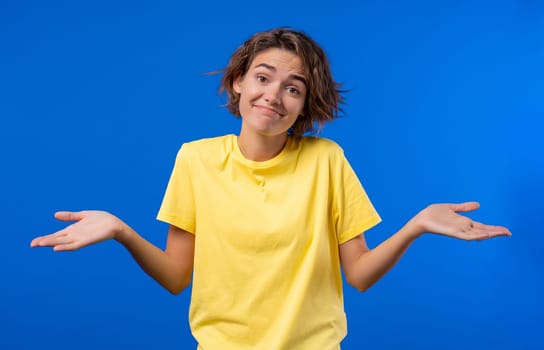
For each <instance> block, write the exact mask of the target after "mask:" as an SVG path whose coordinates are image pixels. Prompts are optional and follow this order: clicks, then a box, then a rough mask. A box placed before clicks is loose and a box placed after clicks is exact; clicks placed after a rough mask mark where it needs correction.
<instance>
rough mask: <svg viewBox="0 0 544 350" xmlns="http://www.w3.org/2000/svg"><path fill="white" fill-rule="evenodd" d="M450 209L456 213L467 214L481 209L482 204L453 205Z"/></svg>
mask: <svg viewBox="0 0 544 350" xmlns="http://www.w3.org/2000/svg"><path fill="white" fill-rule="evenodd" d="M450 208H451V209H452V210H453V211H455V212H467V211H473V210H476V209H478V208H480V203H478V202H465V203H458V204H451V205H450Z"/></svg>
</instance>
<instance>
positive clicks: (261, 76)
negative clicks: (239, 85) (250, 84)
mask: <svg viewBox="0 0 544 350" xmlns="http://www.w3.org/2000/svg"><path fill="white" fill-rule="evenodd" d="M255 79H256V80H257V81H258V82H260V83H266V80H267V79H266V77H265V76H264V75H260V74H259V75H257V76H256V77H255Z"/></svg>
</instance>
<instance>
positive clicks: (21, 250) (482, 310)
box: [0, 0, 544, 350]
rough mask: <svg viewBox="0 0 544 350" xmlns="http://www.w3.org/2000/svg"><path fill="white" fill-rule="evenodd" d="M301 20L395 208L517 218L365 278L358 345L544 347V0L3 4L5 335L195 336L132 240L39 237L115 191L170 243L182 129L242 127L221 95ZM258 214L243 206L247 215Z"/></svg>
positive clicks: (117, 207)
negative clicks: (165, 213)
mask: <svg viewBox="0 0 544 350" xmlns="http://www.w3.org/2000/svg"><path fill="white" fill-rule="evenodd" d="M283 25H288V26H292V27H294V28H298V29H303V30H305V31H306V32H307V33H308V34H310V35H311V36H312V37H314V38H315V39H316V40H317V41H318V42H319V43H320V44H321V45H322V46H323V47H324V48H325V50H326V51H327V53H328V55H329V57H330V60H331V64H332V68H333V73H334V75H335V77H336V79H337V80H339V81H341V82H343V84H344V88H345V89H347V90H349V92H348V94H347V105H346V107H345V111H346V113H345V116H344V117H343V118H342V119H340V120H338V121H336V122H334V123H333V124H330V125H327V126H326V127H325V129H324V130H323V132H322V134H321V136H324V137H328V138H332V139H334V140H335V141H337V142H338V143H339V144H340V145H341V146H342V147H343V148H344V149H345V152H346V155H347V157H348V159H349V160H350V162H351V164H352V165H353V167H354V169H355V171H356V172H357V174H358V175H359V177H360V179H361V181H362V183H363V184H364V186H365V188H366V190H367V192H368V194H369V196H370V197H371V199H372V201H373V202H374V204H375V206H376V208H377V209H378V211H379V212H380V214H381V216H382V218H383V222H382V223H381V224H380V225H379V226H377V227H376V228H374V229H372V230H371V231H369V232H367V233H366V237H367V241H368V242H369V245H370V246H375V245H377V244H378V243H379V242H381V241H383V240H384V239H386V238H387V237H388V236H389V235H391V234H392V233H394V232H395V231H396V230H398V229H399V228H400V227H401V226H402V225H403V224H404V223H405V222H406V221H407V220H408V219H409V218H410V217H411V216H412V215H414V214H416V213H417V212H418V211H419V210H420V209H422V208H423V207H425V206H426V205H428V204H430V203H434V202H457V201H465V200H478V201H480V202H481V204H482V208H481V209H480V210H479V211H477V212H475V213H472V214H470V216H471V217H473V218H475V219H477V220H480V221H483V222H486V223H491V224H500V225H505V226H508V227H509V228H510V229H511V230H512V232H513V236H512V237H511V238H498V239H493V240H490V241H485V242H464V241H459V240H454V239H449V238H445V237H439V236H430V235H426V236H423V237H422V238H421V239H419V240H418V241H416V242H415V243H414V244H413V245H412V247H411V248H410V249H409V250H408V252H407V253H406V255H405V256H404V257H403V258H402V260H401V261H400V262H399V264H398V265H397V266H396V267H394V268H393V270H392V271H391V272H390V273H389V274H388V275H386V276H385V277H384V278H383V279H382V280H381V281H380V282H378V284H377V285H375V286H374V287H373V288H372V289H371V290H369V291H368V292H366V293H358V292H356V291H355V290H354V289H353V288H351V287H349V286H347V285H346V286H345V304H346V312H347V315H348V324H349V334H348V336H347V338H346V340H345V341H344V342H343V344H342V347H343V349H348V350H349V349H417V350H423V349H542V348H544V340H543V339H542V337H541V336H540V335H539V334H540V332H541V330H542V324H543V322H544V306H543V304H542V301H541V295H543V291H544V284H543V262H544V258H543V257H542V253H541V250H542V249H541V245H542V244H543V243H544V239H543V237H542V232H541V230H542V229H541V227H542V225H541V222H542V212H543V209H544V208H543V204H542V198H544V181H543V180H544V161H543V150H544V142H543V140H542V139H543V134H544V133H543V131H544V130H543V129H544V128H543V118H544V99H543V97H544V65H543V62H544V5H543V3H542V2H540V1H536V0H518V1H515V0H510V1H506V0H505V1H501V0H499V1H423V0H416V1H406V2H402V1H355V0H353V1H342V0H339V1H334V2H328V1H327V2H322V3H320V2H319V1H317V2H316V1H297V2H292V3H279V2H265V3H259V2H247V1H237V2H226V1H222V2H213V1H212V2H206V1H166V0H159V1H148V2H145V1H103V2H101V1H77V2H71V1H60V0H54V1H24V0H23V1H9V0H4V1H2V2H1V3H0V118H1V121H2V122H1V124H0V164H1V166H2V171H1V172H0V189H1V196H0V209H1V210H0V217H1V220H2V228H1V233H2V235H1V238H2V241H1V245H2V249H1V250H0V272H1V275H0V276H1V280H0V349H6V350H8V349H40V348H42V349H49V348H55V349H57V350H61V349H97V348H100V349H129V348H130V349H160V348H169V349H194V347H195V342H194V340H193V339H192V337H191V334H190V331H189V327H188V322H187V311H188V305H189V299H190V290H186V291H184V292H183V293H182V294H181V295H179V296H175V297H174V296H172V295H170V294H169V293H168V292H166V291H165V290H163V289H162V288H161V287H160V286H159V285H158V284H156V283H155V282H154V281H153V280H152V279H151V278H149V277H148V276H146V275H145V274H144V273H143V272H141V270H140V269H139V267H138V266H137V265H136V263H135V262H134V261H133V260H132V259H131V257H130V255H129V254H128V253H127V252H126V251H125V250H124V249H123V248H122V247H121V246H119V245H118V244H116V243H114V242H105V243H101V244H98V245H94V246H91V247H88V248H86V249H84V250H81V251H78V252H73V253H54V252H52V251H51V250H50V249H30V248H29V242H30V240H31V239H32V238H33V237H35V236H37V235H43V234H47V233H51V232H54V231H56V230H58V229H60V228H62V227H64V226H65V225H64V224H63V223H60V222H57V221H55V220H54V219H53V213H54V212H55V211H57V210H81V209H104V210H108V211H111V212H113V213H114V214H116V215H118V216H120V217H121V218H123V219H124V220H125V221H126V222H128V223H129V224H131V225H132V226H133V227H134V228H135V229H136V230H137V231H138V232H140V233H141V234H142V235H143V236H144V237H146V238H147V239H149V240H150V241H152V242H153V243H155V244H157V245H159V246H161V247H163V246H164V244H165V238H166V230H167V227H166V225H165V224H163V223H160V222H158V221H156V220H155V215H156V213H157V210H158V208H159V205H160V202H161V199H162V195H163V193H164V190H165V187H166V184H167V181H168V177H169V174H170V171H171V169H172V165H173V162H174V159H175V155H176V152H177V150H178V148H179V146H180V145H181V144H182V143H183V142H187V141H191V140H194V139H198V138H202V137H209V136H217V135H222V134H226V133H237V131H238V128H239V120H237V119H236V118H234V117H232V116H231V115H229V114H228V112H227V111H226V110H225V109H224V108H223V107H222V103H223V102H224V99H223V98H222V97H220V96H219V95H218V94H217V87H218V83H219V79H220V76H218V75H207V74H206V73H207V72H210V71H215V70H218V69H220V68H222V67H223V66H224V65H225V64H226V63H227V61H228V58H229V55H230V54H231V53H232V52H233V50H234V49H236V47H238V45H240V44H241V43H242V42H243V41H244V40H245V39H247V38H248V37H249V36H250V35H251V34H253V33H254V32H256V31H261V30H266V29H270V28H273V27H277V26H283ZM241 219H242V218H240V220H241Z"/></svg>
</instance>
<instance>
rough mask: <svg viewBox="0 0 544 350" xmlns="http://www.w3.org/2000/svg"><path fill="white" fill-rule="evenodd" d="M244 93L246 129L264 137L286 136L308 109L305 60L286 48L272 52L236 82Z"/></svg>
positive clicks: (242, 109)
mask: <svg viewBox="0 0 544 350" xmlns="http://www.w3.org/2000/svg"><path fill="white" fill-rule="evenodd" d="M233 89H234V91H236V92H237V93H239V94H240V105H239V109H240V115H241V116H242V130H243V131H244V132H253V133H257V134H259V135H263V136H277V135H282V136H283V135H286V133H287V131H288V130H289V128H290V127H291V126H292V125H293V124H294V123H295V121H296V120H297V118H298V117H299V116H300V115H301V114H302V112H303V110H304V101H305V100H306V84H305V79H304V74H303V66H302V61H301V59H300V58H299V57H298V56H297V55H296V54H294V53H292V52H290V51H286V50H282V49H276V48H274V49H268V50H265V51H263V52H261V53H259V54H258V55H257V56H255V58H254V59H253V62H252V63H251V66H250V67H249V69H248V71H247V72H246V74H245V75H244V76H242V77H239V78H237V79H235V80H234V83H233Z"/></svg>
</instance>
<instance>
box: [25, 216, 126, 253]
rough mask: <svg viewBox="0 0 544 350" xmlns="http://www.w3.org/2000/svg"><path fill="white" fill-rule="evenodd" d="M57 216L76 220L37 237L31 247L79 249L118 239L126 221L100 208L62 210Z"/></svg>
mask: <svg viewBox="0 0 544 350" xmlns="http://www.w3.org/2000/svg"><path fill="white" fill-rule="evenodd" d="M55 218H56V219H57V220H61V221H75V222H74V223H73V224H71V225H70V226H68V227H66V228H64V229H62V230H59V231H57V232H55V233H52V234H49V235H46V236H41V237H36V238H34V239H33V240H32V242H30V246H31V247H33V248H34V247H53V250H55V251H69V250H77V249H80V248H83V247H86V246H88V245H91V244H94V243H98V242H102V241H105V240H108V239H118V238H119V235H121V233H122V230H123V227H124V223H123V222H122V221H121V220H120V219H119V218H117V217H116V216H114V215H112V214H110V213H108V212H105V211H98V210H85V211H79V212H69V211H60V212H57V213H55Z"/></svg>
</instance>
